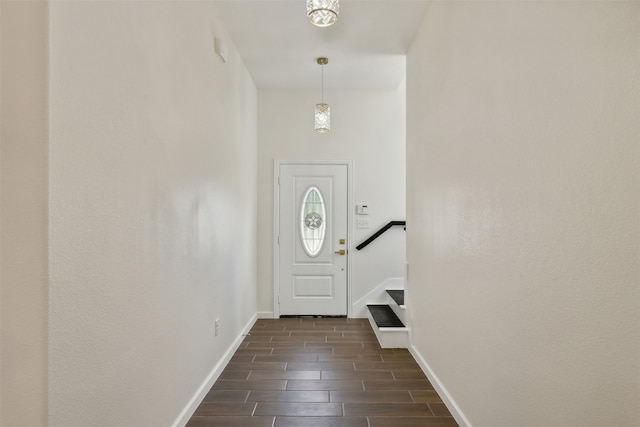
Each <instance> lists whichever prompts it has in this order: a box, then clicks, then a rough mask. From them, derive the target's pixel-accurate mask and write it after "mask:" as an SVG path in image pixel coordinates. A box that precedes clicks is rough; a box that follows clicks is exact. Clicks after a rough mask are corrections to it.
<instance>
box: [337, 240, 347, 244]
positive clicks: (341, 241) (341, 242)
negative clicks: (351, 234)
mask: <svg viewBox="0 0 640 427" xmlns="http://www.w3.org/2000/svg"><path fill="white" fill-rule="evenodd" d="M339 242H340V244H341V245H344V244H345V243H346V242H347V241H346V240H345V239H340V240H339Z"/></svg>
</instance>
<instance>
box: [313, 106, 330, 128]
mask: <svg viewBox="0 0 640 427" xmlns="http://www.w3.org/2000/svg"><path fill="white" fill-rule="evenodd" d="M315 117H316V132H318V133H327V132H329V129H331V107H329V104H316V114H315Z"/></svg>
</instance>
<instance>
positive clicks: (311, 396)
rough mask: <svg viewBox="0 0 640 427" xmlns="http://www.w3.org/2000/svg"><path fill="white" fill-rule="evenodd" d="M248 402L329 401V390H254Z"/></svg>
mask: <svg viewBox="0 0 640 427" xmlns="http://www.w3.org/2000/svg"><path fill="white" fill-rule="evenodd" d="M247 402H301V403H302V402H315V403H329V392H328V391H319V390H313V391H309V390H306V391H273V390H269V391H267V390H253V391H251V392H250V393H249V396H248V397H247Z"/></svg>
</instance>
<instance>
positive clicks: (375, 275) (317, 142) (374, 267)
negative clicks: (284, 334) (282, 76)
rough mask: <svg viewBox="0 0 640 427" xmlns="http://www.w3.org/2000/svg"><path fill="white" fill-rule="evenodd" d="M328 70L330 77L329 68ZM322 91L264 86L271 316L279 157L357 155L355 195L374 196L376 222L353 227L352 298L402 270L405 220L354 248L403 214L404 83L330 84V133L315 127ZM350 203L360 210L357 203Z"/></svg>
mask: <svg viewBox="0 0 640 427" xmlns="http://www.w3.org/2000/svg"><path fill="white" fill-rule="evenodd" d="M327 67H330V65H328V66H327ZM325 72H326V75H327V77H326V78H327V79H329V78H330V77H329V76H330V68H327V69H326V71H325ZM318 96H319V90H318V91H309V90H277V89H270V90H266V89H261V90H259V92H258V133H259V137H258V212H259V215H258V311H259V313H260V315H261V316H265V317H272V316H273V310H274V308H273V161H274V159H280V160H352V161H353V166H354V173H353V181H354V183H353V192H354V203H355V204H358V203H364V204H369V206H370V214H369V215H368V218H369V220H370V223H371V228H370V229H354V234H353V236H354V241H353V242H348V247H349V248H350V256H351V257H352V267H353V270H352V279H353V282H352V284H351V286H352V290H353V292H352V294H353V300H354V301H352V302H355V301H356V300H358V299H359V298H361V297H363V296H364V295H366V294H367V292H368V291H369V290H371V288H372V287H375V286H377V285H379V284H381V283H382V282H383V281H384V280H385V279H387V278H389V277H404V269H405V263H406V258H405V235H404V230H403V229H402V228H401V227H394V228H393V229H391V230H389V231H388V232H387V233H385V235H384V236H383V238H381V239H380V240H378V241H376V242H374V243H373V244H371V245H370V246H368V247H366V248H365V249H364V250H362V251H356V250H355V249H354V247H355V246H356V245H357V244H359V243H360V242H362V241H363V240H365V239H366V238H367V237H369V236H370V235H371V234H372V233H373V232H375V231H376V230H377V229H378V228H380V227H381V226H382V225H384V224H386V223H388V222H389V221H391V220H397V219H404V218H405V197H404V187H405V181H404V166H405V165H404V162H405V88H404V84H403V85H401V87H399V88H398V89H397V90H395V91H379V90H377V91H376V90H367V91H365V90H362V91H344V90H342V91H325V100H326V101H327V102H328V103H329V104H330V105H331V115H332V117H331V131H330V132H329V133H326V134H318V133H316V132H315V130H314V127H313V111H314V106H315V104H316V103H317V102H319V99H318ZM349 209H350V210H352V211H355V206H350V207H349ZM354 218H355V216H354ZM350 226H353V224H350ZM356 315H357V313H356Z"/></svg>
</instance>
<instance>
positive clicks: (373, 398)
mask: <svg viewBox="0 0 640 427" xmlns="http://www.w3.org/2000/svg"><path fill="white" fill-rule="evenodd" d="M329 400H331V402H356V403H372V402H382V403H388V402H407V403H409V402H410V403H415V402H414V401H413V398H412V397H411V394H409V392H408V391H405V390H377V391H330V392H329Z"/></svg>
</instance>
